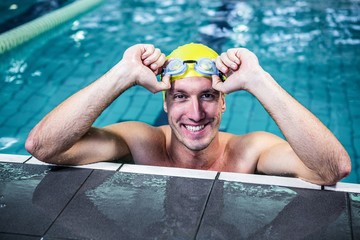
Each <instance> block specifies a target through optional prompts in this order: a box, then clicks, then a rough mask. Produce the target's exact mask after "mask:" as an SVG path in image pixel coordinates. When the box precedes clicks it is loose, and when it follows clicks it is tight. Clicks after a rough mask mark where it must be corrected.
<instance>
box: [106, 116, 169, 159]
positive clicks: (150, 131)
mask: <svg viewBox="0 0 360 240" xmlns="http://www.w3.org/2000/svg"><path fill="white" fill-rule="evenodd" d="M105 129H106V130H108V131H111V132H112V133H113V134H115V135H116V136H117V137H118V138H120V139H121V140H122V141H124V142H125V143H126V145H127V147H128V148H129V150H130V152H131V155H132V157H133V160H134V162H135V163H139V164H151V165H157V163H156V162H155V161H159V159H164V158H165V145H166V133H167V131H168V130H167V129H168V126H161V127H154V126H151V125H149V124H146V123H142V122H132V121H130V122H122V123H117V124H113V125H110V126H107V127H105Z"/></svg>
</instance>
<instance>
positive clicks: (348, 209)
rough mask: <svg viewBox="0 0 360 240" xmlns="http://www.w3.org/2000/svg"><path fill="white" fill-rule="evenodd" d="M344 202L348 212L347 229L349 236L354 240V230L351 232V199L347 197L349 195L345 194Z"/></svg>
mask: <svg viewBox="0 0 360 240" xmlns="http://www.w3.org/2000/svg"><path fill="white" fill-rule="evenodd" d="M345 202H346V209H347V211H348V214H347V216H348V221H349V227H350V235H351V239H354V230H353V221H352V219H353V216H352V210H351V199H350V196H349V193H346V194H345Z"/></svg>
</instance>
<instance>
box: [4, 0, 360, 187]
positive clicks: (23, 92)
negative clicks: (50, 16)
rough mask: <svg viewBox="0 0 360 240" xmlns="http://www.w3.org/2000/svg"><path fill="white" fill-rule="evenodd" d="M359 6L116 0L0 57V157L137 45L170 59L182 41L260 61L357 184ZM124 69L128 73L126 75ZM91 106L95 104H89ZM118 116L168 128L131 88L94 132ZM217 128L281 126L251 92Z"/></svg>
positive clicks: (154, 100) (154, 99)
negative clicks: (338, 146)
mask: <svg viewBox="0 0 360 240" xmlns="http://www.w3.org/2000/svg"><path fill="white" fill-rule="evenodd" d="M359 10H360V3H359V1H355V0H354V1H330V2H329V1H321V2H319V1H310V0H308V1H285V0H283V1H271V2H270V1H251V2H246V3H245V2H239V1H225V0H224V1H205V0H202V1H185V0H183V1H171V0H168V1H160V0H158V1H156V0H148V1H136V0H131V1H118V0H107V1H105V2H104V4H102V5H101V6H99V7H98V8H96V9H95V10H93V11H91V12H90V13H88V14H86V15H84V16H82V17H81V18H78V19H75V20H73V21H71V22H68V23H66V24H63V25H61V26H60V27H57V28H55V29H53V30H52V31H50V32H47V33H46V34H44V35H42V36H41V37H38V38H36V39H34V40H32V41H30V42H28V43H26V44H23V45H22V46H20V47H18V48H16V49H13V50H12V51H9V52H7V53H5V54H3V55H1V56H0V62H1V64H0V96H1V98H0V103H1V105H0V112H1V115H0V153H13V154H26V150H25V149H24V142H25V139H26V137H27V134H28V133H29V131H30V130H31V128H32V127H33V126H34V125H35V124H36V123H37V122H38V121H39V120H40V119H41V118H42V117H43V116H44V115H45V114H46V113H47V112H49V111H50V110H51V109H53V108H54V107H55V106H56V105H57V104H59V103H60V102H61V101H62V100H64V99H65V98H66V97H68V96H70V95H71V94H73V93H74V92H76V91H77V90H79V89H80V88H82V87H84V86H86V85H88V84H89V83H90V82H92V81H94V80H95V79H96V78H98V77H99V76H101V75H102V74H103V73H105V72H106V71H107V69H109V68H110V67H111V66H113V65H114V64H115V63H116V62H117V61H118V60H120V59H121V56H122V53H123V51H124V50H125V49H126V48H127V47H128V46H130V45H133V44H135V43H142V42H146V43H152V44H154V45H156V46H157V47H159V48H161V49H162V51H163V52H165V53H169V52H170V50H171V49H173V48H175V47H176V46H178V45H180V44H184V43H187V42H202V43H205V44H208V45H210V46H211V47H213V48H214V49H215V50H217V51H218V52H222V51H225V50H226V49H228V48H231V47H240V46H241V47H247V48H249V49H250V50H252V51H254V52H255V53H256V54H257V56H258V57H259V59H260V62H261V65H262V66H263V67H264V68H265V69H266V70H267V71H269V72H270V73H271V74H272V75H273V76H274V78H275V79H276V80H277V81H278V82H279V83H280V84H281V85H282V86H283V87H284V88H285V89H286V90H287V91H289V93H290V94H292V95H293V96H294V97H296V98H297V99H298V100H299V101H300V102H301V103H302V104H303V105H305V106H306V107H307V108H309V109H310V110H311V111H312V112H313V113H314V114H315V115H316V116H317V117H319V118H320V119H321V120H322V121H323V122H324V123H325V124H326V125H327V126H328V127H329V128H330V130H331V131H333V133H334V134H335V135H336V136H337V137H338V138H339V140H340V141H341V142H342V144H343V145H344V146H345V148H346V149H347V151H348V152H349V154H350V156H351V159H352V164H353V170H352V173H351V175H350V176H349V177H347V178H346V179H345V180H344V181H346V182H356V183H360V172H359V171H360V170H359V168H358V166H359V164H360V157H359V147H360V124H359V118H360V100H359V97H358V91H359V90H360V77H359V73H360V59H359V58H358V56H359V55H360V16H359V14H358V12H359ZM129 71H131V70H130V69H129ZM94 101H96V99H94ZM124 120H139V121H144V122H147V123H150V124H154V125H161V124H164V123H166V118H165V114H164V113H163V111H162V96H161V94H160V93H159V94H151V93H149V92H147V91H146V90H144V89H142V88H140V87H134V88H132V89H131V90H129V91H127V92H126V93H125V94H123V95H122V96H121V97H120V98H119V99H117V100H116V101H115V102H114V103H113V104H112V105H111V106H110V107H109V108H108V109H107V110H106V111H105V112H104V113H103V114H102V115H101V116H100V117H99V119H98V120H97V121H96V122H95V125H96V126H104V125H107V124H110V123H114V122H118V121H124ZM221 129H222V130H224V131H229V132H232V133H235V134H242V133H246V132H249V131H256V130H266V131H270V132H272V133H275V134H277V135H280V136H281V133H280V131H279V129H278V128H277V126H276V124H275V123H274V122H273V121H272V119H271V118H270V117H269V116H268V114H267V113H266V112H265V110H264V109H263V108H262V107H261V105H260V104H259V103H258V102H257V100H256V99H254V98H253V97H252V96H251V95H250V94H248V93H245V92H239V93H233V94H230V95H228V96H227V111H226V113H225V114H224V117H223V122H222V124H221Z"/></svg>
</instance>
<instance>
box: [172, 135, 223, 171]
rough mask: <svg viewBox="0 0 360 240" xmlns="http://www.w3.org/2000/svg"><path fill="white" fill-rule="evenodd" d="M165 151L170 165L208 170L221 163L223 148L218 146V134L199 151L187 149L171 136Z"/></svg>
mask: <svg viewBox="0 0 360 240" xmlns="http://www.w3.org/2000/svg"><path fill="white" fill-rule="evenodd" d="M167 152H168V156H169V161H170V165H171V166H174V167H181V168H191V169H206V170H208V169H215V168H217V166H219V165H221V162H222V160H223V154H224V149H223V148H222V147H221V146H220V141H219V136H218V135H217V136H216V137H215V138H214V140H213V141H212V142H211V143H210V145H209V146H208V147H206V148H205V149H202V150H199V151H194V150H190V149H188V148H187V147H186V146H184V145H183V144H182V143H180V142H178V141H177V140H176V137H175V136H172V139H171V141H170V145H169V147H168V149H167Z"/></svg>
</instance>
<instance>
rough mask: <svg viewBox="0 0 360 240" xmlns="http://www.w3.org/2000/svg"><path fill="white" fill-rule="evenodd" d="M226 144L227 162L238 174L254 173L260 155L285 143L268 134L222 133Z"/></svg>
mask: <svg viewBox="0 0 360 240" xmlns="http://www.w3.org/2000/svg"><path fill="white" fill-rule="evenodd" d="M222 136H223V137H224V138H225V139H224V140H225V142H226V145H227V146H226V152H227V159H228V160H227V162H228V163H230V164H231V166H232V168H233V169H234V170H235V171H238V172H244V173H254V172H256V170H257V165H258V161H259V159H260V155H261V154H262V153H263V152H266V151H267V150H268V149H270V148H272V147H274V146H276V145H278V144H280V143H286V142H285V141H284V140H283V139H282V138H280V137H278V136H276V135H274V134H271V133H268V132H260V131H259V132H252V133H247V134H243V135H234V134H228V133H222Z"/></svg>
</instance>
